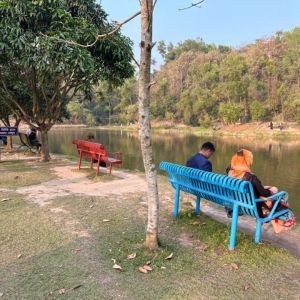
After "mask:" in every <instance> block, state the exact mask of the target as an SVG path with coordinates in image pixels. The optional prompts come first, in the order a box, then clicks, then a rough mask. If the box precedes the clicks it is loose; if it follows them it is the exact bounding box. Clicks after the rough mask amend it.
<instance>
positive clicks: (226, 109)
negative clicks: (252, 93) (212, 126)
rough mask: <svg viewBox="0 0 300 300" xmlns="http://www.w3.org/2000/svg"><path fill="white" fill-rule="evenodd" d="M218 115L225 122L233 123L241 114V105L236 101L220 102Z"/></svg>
mask: <svg viewBox="0 0 300 300" xmlns="http://www.w3.org/2000/svg"><path fill="white" fill-rule="evenodd" d="M219 115H220V117H221V118H222V119H223V121H224V122H225V123H226V124H234V123H236V122H237V121H239V120H240V118H241V116H242V107H241V105H240V104H238V103H227V104H226V103H221V104H220V107H219Z"/></svg>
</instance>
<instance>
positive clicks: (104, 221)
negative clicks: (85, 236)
mask: <svg viewBox="0 0 300 300" xmlns="http://www.w3.org/2000/svg"><path fill="white" fill-rule="evenodd" d="M109 221H110V220H108V219H103V221H102V222H103V223H106V222H109Z"/></svg>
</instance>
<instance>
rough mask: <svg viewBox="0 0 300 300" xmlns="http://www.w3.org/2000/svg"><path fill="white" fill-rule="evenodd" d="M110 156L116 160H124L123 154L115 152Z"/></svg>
mask: <svg viewBox="0 0 300 300" xmlns="http://www.w3.org/2000/svg"><path fill="white" fill-rule="evenodd" d="M109 156H111V157H113V158H115V159H119V160H122V152H113V153H110V154H109Z"/></svg>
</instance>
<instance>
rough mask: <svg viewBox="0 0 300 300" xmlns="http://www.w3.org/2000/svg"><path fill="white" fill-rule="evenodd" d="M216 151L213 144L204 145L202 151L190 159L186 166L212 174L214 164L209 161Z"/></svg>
mask: <svg viewBox="0 0 300 300" xmlns="http://www.w3.org/2000/svg"><path fill="white" fill-rule="evenodd" d="M215 151H216V148H215V146H214V145H213V143H211V142H206V143H204V144H203V145H202V147H201V150H200V151H199V152H198V153H196V154H195V155H194V156H192V157H190V158H189V159H188V161H187V163H186V166H187V167H190V168H194V169H199V170H202V171H207V172H212V164H211V162H210V161H209V160H208V159H209V158H210V157H211V156H212V155H213V154H214V152H215Z"/></svg>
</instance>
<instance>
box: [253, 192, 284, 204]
mask: <svg viewBox="0 0 300 300" xmlns="http://www.w3.org/2000/svg"><path fill="white" fill-rule="evenodd" d="M288 198H289V194H288V193H287V192H284V191H282V192H279V193H277V194H274V195H271V196H269V197H261V198H259V199H255V202H265V201H268V200H271V201H278V199H279V200H280V201H281V202H287V201H288Z"/></svg>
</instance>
